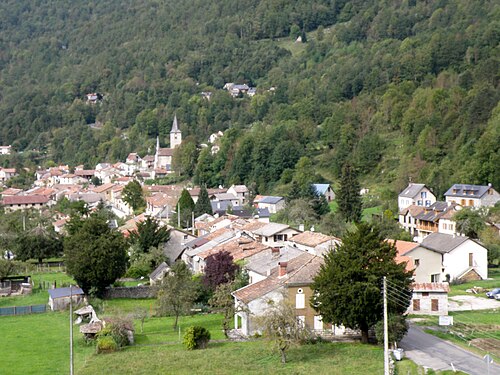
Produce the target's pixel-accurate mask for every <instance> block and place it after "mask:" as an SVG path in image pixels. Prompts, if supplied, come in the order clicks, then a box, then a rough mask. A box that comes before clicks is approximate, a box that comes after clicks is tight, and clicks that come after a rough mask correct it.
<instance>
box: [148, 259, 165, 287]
mask: <svg viewBox="0 0 500 375" xmlns="http://www.w3.org/2000/svg"><path fill="white" fill-rule="evenodd" d="M169 271H170V267H169V266H168V264H167V263H165V262H162V263H161V264H160V265H159V266H158V267H156V269H155V270H154V271H153V272H151V274H150V275H149V283H150V284H151V285H154V284H156V283H160V282H161V281H162V280H163V278H164V277H165V275H166V274H167V273H168V272H169Z"/></svg>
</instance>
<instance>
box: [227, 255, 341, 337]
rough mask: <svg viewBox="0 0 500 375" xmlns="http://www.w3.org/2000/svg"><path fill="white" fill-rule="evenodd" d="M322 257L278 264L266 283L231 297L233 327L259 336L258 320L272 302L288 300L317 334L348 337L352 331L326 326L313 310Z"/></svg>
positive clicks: (234, 293) (248, 286)
mask: <svg viewBox="0 0 500 375" xmlns="http://www.w3.org/2000/svg"><path fill="white" fill-rule="evenodd" d="M322 263H323V258H322V257H318V256H314V255H312V254H307V253H304V254H302V255H300V256H298V257H295V258H294V259H291V260H290V261H288V262H279V263H278V265H277V267H274V268H273V269H272V270H271V272H270V275H269V276H268V277H266V278H265V279H264V280H261V281H258V282H256V283H253V284H250V285H247V286H245V287H243V288H241V289H238V290H237V291H235V292H233V293H232V295H233V297H234V299H235V311H236V313H235V319H234V326H235V329H237V330H238V331H239V332H240V333H241V334H242V335H245V336H248V335H252V334H255V333H260V331H261V330H260V327H259V326H258V323H257V321H258V317H259V316H260V315H262V314H264V313H265V312H266V310H267V309H268V307H269V303H270V302H271V303H275V304H276V303H279V302H281V301H283V300H285V299H286V300H287V301H288V302H289V303H290V304H291V305H292V306H294V307H295V314H296V316H297V319H298V320H299V321H301V322H302V323H303V324H304V326H305V327H306V328H307V329H309V330H311V331H314V332H315V333H317V334H328V335H333V336H345V335H347V334H349V330H345V329H344V328H343V327H335V326H332V325H331V324H327V323H323V320H322V318H321V316H320V315H318V313H317V312H316V311H315V310H314V309H313V308H312V307H311V305H310V304H309V300H310V298H311V297H312V295H313V290H312V289H311V284H312V282H313V279H314V277H315V276H316V274H317V273H318V271H319V269H320V267H321V265H322Z"/></svg>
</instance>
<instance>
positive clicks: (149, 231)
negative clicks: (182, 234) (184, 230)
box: [128, 216, 170, 253]
mask: <svg viewBox="0 0 500 375" xmlns="http://www.w3.org/2000/svg"><path fill="white" fill-rule="evenodd" d="M169 238H170V231H169V230H168V228H167V227H166V226H160V223H159V222H158V220H156V219H154V218H152V217H150V216H148V217H147V218H146V220H144V221H142V222H140V223H138V224H137V229H136V230H134V231H129V237H128V239H129V242H130V244H135V245H137V248H138V249H139V251H141V252H142V253H147V252H149V249H150V248H152V247H158V246H159V245H160V244H162V243H164V242H167V241H168V240H169Z"/></svg>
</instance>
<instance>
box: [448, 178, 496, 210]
mask: <svg viewBox="0 0 500 375" xmlns="http://www.w3.org/2000/svg"><path fill="white" fill-rule="evenodd" d="M444 196H445V198H446V202H451V203H457V204H459V205H461V206H463V207H482V206H486V207H491V206H494V205H495V204H496V203H497V202H499V201H500V194H499V193H498V192H497V191H496V190H495V189H493V187H492V186H491V184H488V185H462V184H454V185H453V186H452V187H450V188H449V189H448V191H447V192H446V193H444Z"/></svg>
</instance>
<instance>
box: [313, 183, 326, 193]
mask: <svg viewBox="0 0 500 375" xmlns="http://www.w3.org/2000/svg"><path fill="white" fill-rule="evenodd" d="M312 186H314V189H316V192H317V193H318V194H323V195H325V193H326V191H327V190H328V187H329V186H330V184H312Z"/></svg>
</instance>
